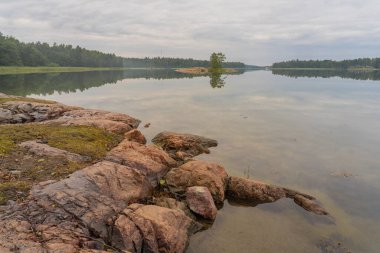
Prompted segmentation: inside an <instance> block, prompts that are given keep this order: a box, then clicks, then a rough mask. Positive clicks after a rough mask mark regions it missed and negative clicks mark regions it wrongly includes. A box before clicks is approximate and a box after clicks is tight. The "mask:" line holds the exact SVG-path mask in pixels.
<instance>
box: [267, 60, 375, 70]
mask: <svg viewBox="0 0 380 253" xmlns="http://www.w3.org/2000/svg"><path fill="white" fill-rule="evenodd" d="M272 68H326V69H350V68H374V69H380V58H359V59H354V60H343V61H332V60H322V61H320V60H316V61H314V60H309V61H300V60H292V61H284V62H277V63H273V65H272Z"/></svg>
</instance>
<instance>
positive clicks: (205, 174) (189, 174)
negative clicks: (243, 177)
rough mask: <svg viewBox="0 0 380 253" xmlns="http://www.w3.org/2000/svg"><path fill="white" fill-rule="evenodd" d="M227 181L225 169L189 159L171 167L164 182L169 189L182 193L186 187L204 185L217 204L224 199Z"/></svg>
mask: <svg viewBox="0 0 380 253" xmlns="http://www.w3.org/2000/svg"><path fill="white" fill-rule="evenodd" d="M227 182H228V175H227V173H226V171H225V169H224V168H223V167H222V166H220V165H218V164H216V163H212V162H207V161H190V162H188V163H185V164H184V165H182V166H180V167H178V168H175V169H172V170H171V171H170V172H169V173H168V174H167V175H166V183H167V186H168V187H169V189H170V190H171V191H173V192H176V193H179V194H184V193H185V192H186V189H187V188H188V187H191V186H204V187H207V188H208V190H209V191H210V193H211V195H212V197H213V199H214V201H215V203H217V204H222V203H223V201H224V193H225V190H226V188H227Z"/></svg>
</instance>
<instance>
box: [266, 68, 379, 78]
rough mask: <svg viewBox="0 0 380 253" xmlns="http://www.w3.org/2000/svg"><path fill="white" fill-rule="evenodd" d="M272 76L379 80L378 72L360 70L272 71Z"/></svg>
mask: <svg viewBox="0 0 380 253" xmlns="http://www.w3.org/2000/svg"><path fill="white" fill-rule="evenodd" d="M272 74H274V75H282V76H288V77H294V78H297V77H314V78H316V77H322V78H330V77H341V78H349V79H355V80H380V71H364V70H363V71H360V70H304V69H273V70H272Z"/></svg>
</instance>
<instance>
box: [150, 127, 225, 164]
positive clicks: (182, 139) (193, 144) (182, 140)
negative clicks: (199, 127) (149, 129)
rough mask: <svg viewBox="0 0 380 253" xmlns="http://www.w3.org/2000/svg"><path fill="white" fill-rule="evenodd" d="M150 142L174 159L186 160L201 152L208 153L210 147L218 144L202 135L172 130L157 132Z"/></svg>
mask: <svg viewBox="0 0 380 253" xmlns="http://www.w3.org/2000/svg"><path fill="white" fill-rule="evenodd" d="M152 142H153V143H154V144H156V145H157V146H160V147H161V148H162V149H163V150H165V151H166V152H168V153H169V154H170V155H171V157H173V158H174V159H176V160H186V159H188V158H192V157H194V156H197V155H200V154H203V153H207V154H208V153H210V150H209V148H210V147H216V146H217V145H218V142H217V141H216V140H213V139H209V138H206V137H203V136H199V135H194V134H185V133H173V132H162V133H159V134H157V135H156V136H155V137H154V138H153V139H152Z"/></svg>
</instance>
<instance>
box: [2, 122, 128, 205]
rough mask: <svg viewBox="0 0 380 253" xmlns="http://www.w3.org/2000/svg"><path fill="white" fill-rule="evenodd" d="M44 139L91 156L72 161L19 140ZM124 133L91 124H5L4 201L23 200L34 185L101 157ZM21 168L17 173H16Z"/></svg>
mask: <svg viewBox="0 0 380 253" xmlns="http://www.w3.org/2000/svg"><path fill="white" fill-rule="evenodd" d="M36 139H38V140H40V141H42V142H44V143H47V144H48V145H50V146H52V147H56V148H60V149H63V150H67V151H70V152H74V153H77V154H81V155H83V156H87V157H89V158H91V159H90V160H89V161H88V162H84V163H82V162H72V161H69V160H66V159H65V158H63V157H47V156H38V155H30V154H29V153H28V152H27V151H26V150H25V149H23V148H20V147H19V146H18V145H17V144H18V143H20V142H23V141H27V140H36ZM122 139H123V136H121V135H117V134H112V133H108V132H106V131H104V130H102V129H99V128H95V127H88V126H52V125H38V124H25V125H2V126H0V205H2V204H5V203H6V202H7V201H8V200H23V199H24V198H25V197H27V195H28V192H29V190H30V188H31V187H32V185H34V184H36V183H38V182H42V181H46V180H52V179H53V180H59V179H62V178H65V177H66V176H68V175H69V174H71V173H73V172H75V171H77V170H79V169H82V168H84V167H86V166H88V165H89V164H91V163H94V162H95V161H98V160H101V159H102V158H103V157H104V156H105V154H106V153H107V151H109V150H111V149H112V148H113V147H115V146H116V145H117V144H118V143H120V141H121V140H122ZM16 172H17V173H16Z"/></svg>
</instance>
